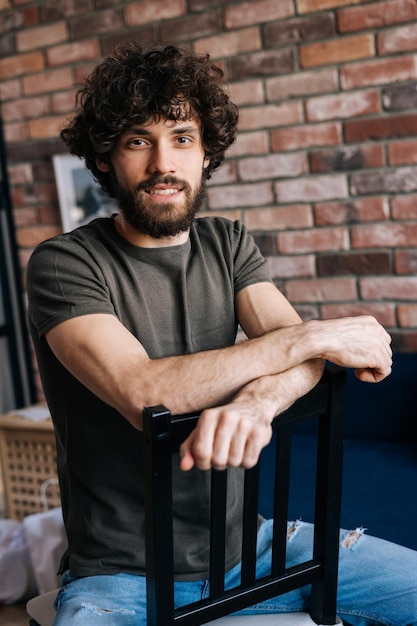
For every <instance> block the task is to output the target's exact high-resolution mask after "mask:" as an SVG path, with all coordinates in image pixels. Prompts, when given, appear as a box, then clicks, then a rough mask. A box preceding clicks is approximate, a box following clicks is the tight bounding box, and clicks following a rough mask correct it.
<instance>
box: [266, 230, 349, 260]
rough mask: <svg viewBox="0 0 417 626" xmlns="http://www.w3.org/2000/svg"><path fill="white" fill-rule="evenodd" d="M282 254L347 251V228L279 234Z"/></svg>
mask: <svg viewBox="0 0 417 626" xmlns="http://www.w3.org/2000/svg"><path fill="white" fill-rule="evenodd" d="M278 245H279V250H280V252H283V253H284V254H302V253H307V252H319V251H320V252H322V251H325V250H346V249H347V248H348V246H349V235H348V231H347V229H346V228H316V229H311V228H309V229H307V230H297V231H287V232H284V233H278Z"/></svg>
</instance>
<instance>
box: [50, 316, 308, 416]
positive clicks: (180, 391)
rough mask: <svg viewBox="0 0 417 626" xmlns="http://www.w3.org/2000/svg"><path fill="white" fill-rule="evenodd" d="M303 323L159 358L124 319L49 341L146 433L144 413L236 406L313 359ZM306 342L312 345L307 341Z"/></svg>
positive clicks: (89, 319) (60, 333) (92, 323)
mask: <svg viewBox="0 0 417 626" xmlns="http://www.w3.org/2000/svg"><path fill="white" fill-rule="evenodd" d="M306 330H307V329H306V328H304V325H303V324H296V325H294V326H291V327H286V328H283V329H281V330H276V331H272V332H270V333H269V334H265V335H263V336H262V337H258V338H253V339H250V340H248V341H245V342H242V343H240V344H237V345H233V346H230V347H226V348H222V349H218V350H210V351H204V352H198V353H195V354H188V355H180V356H172V357H164V358H160V359H151V358H149V356H148V355H147V354H146V351H145V350H144V349H143V347H142V346H141V344H140V343H139V342H138V341H137V340H136V339H135V338H134V337H133V336H132V335H131V334H130V333H129V332H128V330H127V329H126V328H124V327H123V326H122V325H121V324H120V323H119V322H118V320H117V319H116V318H113V317H112V316H109V315H94V316H85V317H81V318H75V319H72V320H68V321H67V322H63V323H62V324H61V325H59V326H57V327H55V328H54V329H52V331H50V332H49V333H48V335H47V340H48V343H49V344H50V346H51V348H52V350H53V351H54V353H55V355H56V356H57V358H58V359H59V360H60V361H61V362H62V363H63V364H64V366H65V367H66V368H67V369H68V370H69V371H70V372H71V373H72V374H73V375H74V376H75V377H76V378H77V379H78V380H80V381H81V382H82V383H83V384H84V385H85V386H86V387H87V388H89V389H90V391H92V392H93V393H95V394H96V395H97V396H98V397H99V398H100V399H102V400H103V401H105V402H107V403H108V404H110V405H111V406H113V407H114V408H116V409H117V410H118V411H119V412H120V413H121V414H122V415H124V416H125V417H126V418H127V419H128V420H129V421H131V422H132V424H134V425H135V426H136V427H138V428H140V427H141V412H142V408H143V406H153V405H155V404H164V405H166V406H167V407H168V408H169V409H170V410H171V411H172V412H173V413H183V412H187V411H192V410H196V409H203V408H205V407H209V406H217V405H219V404H224V403H226V402H228V401H230V400H231V399H232V398H233V397H234V396H235V395H236V394H237V393H238V392H239V390H240V389H242V387H244V386H245V385H247V384H248V383H250V382H251V381H254V380H256V379H257V378H261V377H264V376H271V375H273V374H277V373H280V372H284V371H285V370H287V369H291V368H293V367H295V366H296V365H299V364H301V363H302V362H303V361H304V360H306V359H307V358H309V356H310V354H309V348H308V344H309V342H308V341H307V340H306V332H305V331H306ZM303 337H304V339H303Z"/></svg>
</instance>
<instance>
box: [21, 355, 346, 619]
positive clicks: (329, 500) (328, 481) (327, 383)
mask: <svg viewBox="0 0 417 626" xmlns="http://www.w3.org/2000/svg"><path fill="white" fill-rule="evenodd" d="M345 379H346V373H345V371H344V370H343V369H342V368H335V367H328V368H326V371H325V374H324V376H323V378H322V380H321V381H320V383H319V384H318V385H317V386H316V387H315V388H314V389H313V390H312V391H310V392H309V393H308V394H307V395H305V396H304V397H302V398H300V399H299V400H298V401H297V402H295V404H294V405H293V406H292V407H290V409H288V410H287V411H286V412H285V413H283V414H281V415H280V416H278V417H277V418H276V419H275V420H274V422H273V429H274V431H275V436H276V437H277V442H276V455H275V456H276V458H275V471H274V477H275V478H274V480H275V485H274V537H273V546H272V569H271V574H270V575H269V576H267V577H265V578H262V579H256V576H255V567H256V534H257V519H258V493H259V475H260V464H259V463H258V465H257V466H256V467H254V468H252V469H250V470H246V471H245V484H244V495H243V497H244V507H243V519H242V524H243V541H242V575H241V584H240V586H239V587H237V588H235V589H231V590H225V588H224V574H225V564H224V555H225V516H226V490H227V475H228V472H227V471H217V470H211V473H212V477H211V502H210V503H209V504H208V506H210V511H211V513H210V515H211V518H210V519H211V529H210V535H211V544H210V594H211V595H210V597H209V598H207V599H205V600H201V601H199V602H195V603H193V604H190V605H187V606H185V607H181V608H178V609H175V608H174V576H173V546H174V540H175V538H174V536H173V524H172V506H171V504H172V454H173V453H175V452H177V451H178V449H179V446H180V444H181V442H182V441H183V440H184V439H185V437H186V436H187V435H188V434H189V433H190V432H191V430H192V429H193V428H194V427H195V424H196V422H197V420H198V417H199V414H187V415H179V416H175V415H174V416H173V415H171V413H170V412H169V410H167V409H166V408H165V407H162V406H158V407H152V408H145V410H144V460H145V507H146V568H147V607H148V619H147V623H148V626H172V625H174V624H181V625H183V626H197V625H199V624H205V623H208V622H211V621H213V620H214V622H213V623H214V624H216V625H218V626H220V625H221V624H222V625H223V624H224V626H227V625H229V626H240V625H242V626H249V625H250V624H252V625H254V624H255V623H257V624H259V620H260V619H262V624H263V625H267V624H271V625H272V624H274V625H278V624H279V625H283V624H285V625H286V626H288V625H290V624H291V625H293V626H298V625H299V624H300V625H307V624H328V625H330V624H336V623H340V620H338V618H337V615H336V593H337V568H338V554H339V524H340V507H341V483H342V458H343V419H344V407H345ZM313 417H317V419H318V422H319V427H318V443H317V467H316V493H315V519H314V522H315V532H314V546H313V547H312V558H311V559H310V560H308V561H306V562H304V563H299V564H297V565H296V566H293V567H291V568H287V567H286V545H287V518H288V499H289V484H290V459H291V431H292V428H293V426H294V425H295V424H297V423H299V422H300V421H303V420H307V419H311V418H313ZM271 475H272V474H271ZM310 584H311V605H310V610H309V613H308V614H306V613H297V614H280V615H279V614H277V615H265V616H264V615H262V618H260V616H259V615H258V616H253V615H252V616H250V615H246V616H233V615H230V614H231V613H234V612H236V611H239V610H241V609H243V608H247V607H249V606H251V605H253V604H256V603H259V602H261V601H264V600H267V599H268V598H272V597H274V596H278V595H280V594H283V593H285V592H288V591H291V590H293V589H296V588H299V587H303V586H305V585H310ZM54 595H55V592H52V593H50V594H49V595H48V594H44V595H43V596H38V597H37V598H34V599H33V600H31V601H30V602H29V603H28V613H29V615H30V616H31V618H32V619H31V621H30V624H31V626H50V624H52V620H53V613H54V612H53V609H52V608H51V604H52V600H53V596H54ZM48 620H49V621H48ZM256 620H257V622H256Z"/></svg>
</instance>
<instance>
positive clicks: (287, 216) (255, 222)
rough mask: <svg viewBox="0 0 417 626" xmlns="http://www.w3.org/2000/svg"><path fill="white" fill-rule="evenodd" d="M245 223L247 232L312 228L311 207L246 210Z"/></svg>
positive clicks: (295, 205)
mask: <svg viewBox="0 0 417 626" xmlns="http://www.w3.org/2000/svg"><path fill="white" fill-rule="evenodd" d="M245 223H246V225H247V227H248V228H249V230H288V229H292V228H298V229H301V228H308V227H311V226H313V216H312V211H311V206H310V205H308V204H292V205H289V206H284V207H263V208H262V209H246V210H245Z"/></svg>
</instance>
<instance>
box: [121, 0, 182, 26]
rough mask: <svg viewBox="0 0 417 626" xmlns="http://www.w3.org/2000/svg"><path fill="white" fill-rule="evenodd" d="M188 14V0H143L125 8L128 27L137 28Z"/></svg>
mask: <svg viewBox="0 0 417 626" xmlns="http://www.w3.org/2000/svg"><path fill="white" fill-rule="evenodd" d="M186 12H187V5H186V0H159V1H158V2H154V1H153V0H142V2H133V3H131V4H127V5H126V7H125V21H126V24H127V25H128V26H137V25H138V24H146V23H147V22H155V21H160V20H161V18H162V19H165V20H167V19H171V18H173V17H178V16H179V15H185V13H186ZM162 16H163V17H162Z"/></svg>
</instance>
